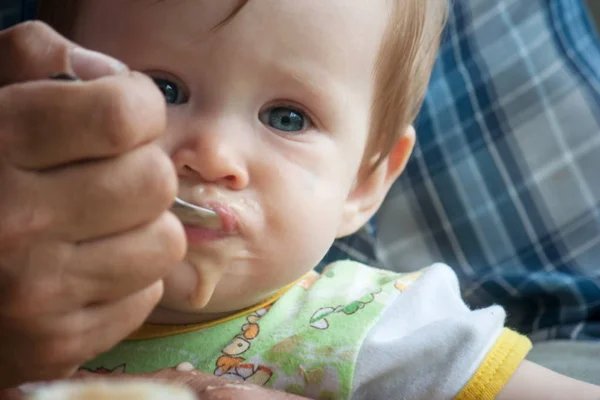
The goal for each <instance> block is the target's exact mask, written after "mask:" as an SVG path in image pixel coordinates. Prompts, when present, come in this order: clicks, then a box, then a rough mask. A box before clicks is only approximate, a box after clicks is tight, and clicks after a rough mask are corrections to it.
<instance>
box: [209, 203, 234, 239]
mask: <svg viewBox="0 0 600 400" xmlns="http://www.w3.org/2000/svg"><path fill="white" fill-rule="evenodd" d="M209 207H210V208H211V209H212V210H213V211H214V212H216V213H217V215H218V216H219V218H220V220H221V230H222V231H223V233H225V234H228V235H231V234H234V233H236V232H237V231H238V218H237V215H236V214H235V212H234V211H233V210H232V209H231V208H229V207H227V206H225V205H223V204H209Z"/></svg>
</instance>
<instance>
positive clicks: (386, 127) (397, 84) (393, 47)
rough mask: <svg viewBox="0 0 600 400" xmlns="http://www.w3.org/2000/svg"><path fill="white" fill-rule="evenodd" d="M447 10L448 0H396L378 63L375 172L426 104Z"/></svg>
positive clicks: (372, 147) (370, 154)
mask: <svg viewBox="0 0 600 400" xmlns="http://www.w3.org/2000/svg"><path fill="white" fill-rule="evenodd" d="M447 14H448V0H394V1H393V8H392V14H391V17H390V20H389V21H388V26H387V32H386V34H385V35H384V39H383V41H382V43H381V47H380V49H379V55H378V59H377V62H376V64H375V71H374V74H375V93H374V101H373V105H372V110H371V126H370V132H369V133H370V136H369V137H370V142H369V145H368V147H367V150H366V151H365V159H364V160H363V163H366V161H367V160H371V159H373V158H374V157H376V158H375V162H374V163H373V164H371V165H369V166H368V171H366V172H367V173H368V172H371V171H373V170H374V169H376V168H377V166H378V165H379V164H380V163H381V162H382V161H383V160H384V159H385V158H386V157H387V155H388V154H389V152H390V151H391V150H392V148H393V147H394V146H395V144H396V143H397V142H398V140H399V139H400V138H401V137H402V135H403V134H404V133H405V132H406V130H407V129H408V127H409V125H411V124H412V123H413V122H414V120H415V118H416V117H417V114H418V112H419V110H420V109H421V105H422V104H423V100H424V98H425V93H426V91H427V86H428V84H429V79H430V77H431V72H432V70H433V65H434V63H435V59H436V57H437V52H438V49H439V46H440V40H441V35H442V31H443V28H444V25H445V23H446V18H447Z"/></svg>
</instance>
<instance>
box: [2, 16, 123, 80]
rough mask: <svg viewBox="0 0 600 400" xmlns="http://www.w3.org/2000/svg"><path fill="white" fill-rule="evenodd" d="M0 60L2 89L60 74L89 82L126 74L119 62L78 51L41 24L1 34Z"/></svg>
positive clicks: (24, 24)
mask: <svg viewBox="0 0 600 400" xmlns="http://www.w3.org/2000/svg"><path fill="white" fill-rule="evenodd" d="M0 59H1V60H3V61H2V62H0V87H2V86H6V85H9V84H14V83H21V82H27V81H32V80H40V79H46V78H48V77H49V76H51V75H54V74H57V73H69V74H74V75H77V76H78V77H80V78H81V79H84V80H90V79H95V78H99V77H101V76H105V75H113V74H116V73H120V72H122V71H124V70H126V67H125V65H124V64H122V63H120V62H119V61H117V60H115V59H113V58H111V57H108V56H106V55H104V54H100V53H97V52H93V51H89V50H86V49H83V48H81V47H78V46H77V45H75V44H74V43H73V42H71V41H69V40H68V39H66V38H64V37H63V36H61V35H60V34H58V33H57V32H56V31H54V30H53V29H52V28H51V27H50V26H48V25H46V24H45V23H43V22H39V21H31V22H24V23H21V24H19V25H16V26H15V27H13V28H11V29H7V30H5V31H0Z"/></svg>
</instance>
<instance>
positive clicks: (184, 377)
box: [0, 369, 303, 400]
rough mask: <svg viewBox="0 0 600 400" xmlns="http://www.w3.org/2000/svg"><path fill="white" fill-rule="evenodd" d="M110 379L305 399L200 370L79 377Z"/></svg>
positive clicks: (206, 399)
mask: <svg viewBox="0 0 600 400" xmlns="http://www.w3.org/2000/svg"><path fill="white" fill-rule="evenodd" d="M83 378H85V379H88V380H89V379H104V380H106V379H108V380H110V381H115V382H116V381H120V380H129V379H148V380H151V381H153V382H161V381H162V382H164V383H166V384H181V385H185V386H187V387H189V388H190V389H191V390H192V391H193V392H194V393H196V394H197V396H198V398H199V399H201V400H217V399H218V400H301V399H303V397H299V396H296V395H292V394H289V393H283V392H277V391H275V390H270V389H265V388H263V387H260V386H254V385H248V384H241V383H233V382H231V381H228V380H227V379H225V378H222V377H217V376H214V375H210V374H206V373H203V372H200V371H193V372H180V371H176V370H175V369H164V370H161V371H158V372H153V373H150V374H144V375H98V374H93V373H84V374H80V375H79V376H78V377H77V378H74V379H73V381H75V380H77V379H83ZM22 398H23V392H21V391H20V390H19V389H11V390H4V391H2V390H0V400H21V399H22Z"/></svg>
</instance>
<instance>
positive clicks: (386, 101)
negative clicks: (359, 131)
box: [38, 0, 448, 174]
mask: <svg viewBox="0 0 600 400" xmlns="http://www.w3.org/2000/svg"><path fill="white" fill-rule="evenodd" d="M79 1H80V0H40V2H39V7H38V16H39V18H40V19H41V20H43V21H45V22H47V23H48V24H49V25H51V26H53V27H54V28H55V29H56V30H57V31H59V32H60V33H62V34H63V35H65V36H66V37H69V36H71V34H72V28H73V25H74V21H75V18H76V16H77V6H78V3H79ZM161 1H164V0H161ZM247 1H249V0H240V1H239V3H238V6H237V7H236V8H235V10H234V12H233V13H232V15H231V16H229V17H227V18H226V19H225V21H223V22H222V23H220V24H219V26H220V25H222V24H225V23H227V21H229V20H230V19H231V18H232V17H234V16H235V14H236V13H237V12H238V11H239V10H240V9H241V8H242V7H243V6H244V5H245V4H246V3H247ZM364 1H367V0H364ZM447 13H448V0H392V10H391V15H390V19H389V21H387V25H388V26H387V32H386V34H385V35H384V39H383V41H382V43H381V46H380V49H379V54H378V57H377V61H376V64H375V71H374V79H375V93H374V101H373V105H372V110H371V126H370V132H369V138H370V140H369V143H368V146H367V149H366V151H365V156H364V159H363V165H365V166H366V167H367V168H366V170H364V171H363V172H364V173H367V174H368V173H370V172H372V171H373V170H375V169H376V168H377V166H378V165H379V164H380V163H381V162H382V161H383V160H384V159H385V158H386V157H387V155H388V154H389V152H390V151H391V150H392V148H393V147H394V146H395V144H396V143H397V142H398V140H399V139H400V138H401V137H402V135H403V134H404V132H406V129H407V128H408V127H409V125H411V124H412V123H413V122H414V120H415V118H416V116H417V113H418V112H419V110H420V108H421V105H422V103H423V99H424V97H425V92H426V90H427V85H428V84H429V79H430V76H431V71H432V69H433V65H434V63H435V59H436V55H437V51H438V48H439V45H440V39H441V34H442V30H443V28H444V24H445V22H446V17H447ZM373 159H375V161H374V162H369V161H370V160H373Z"/></svg>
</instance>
